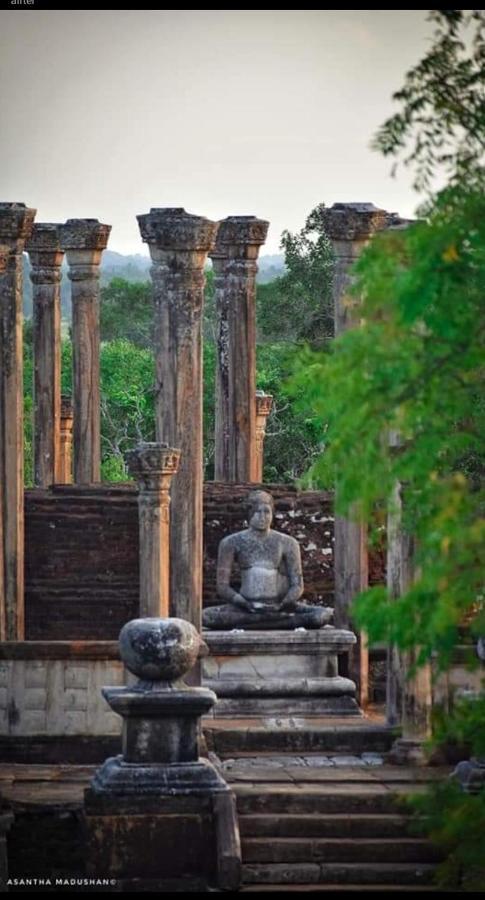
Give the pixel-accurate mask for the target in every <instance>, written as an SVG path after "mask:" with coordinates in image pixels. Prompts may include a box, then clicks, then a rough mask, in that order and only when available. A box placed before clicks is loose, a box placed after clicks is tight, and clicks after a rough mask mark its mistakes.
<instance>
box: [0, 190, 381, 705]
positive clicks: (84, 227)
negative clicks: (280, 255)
mask: <svg viewBox="0 0 485 900" xmlns="http://www.w3.org/2000/svg"><path fill="white" fill-rule="evenodd" d="M34 215H35V211H34V210H28V209H26V208H25V207H23V206H22V205H19V204H3V205H1V206H0V247H2V248H3V249H2V261H3V262H2V264H3V265H4V268H5V274H4V275H3V276H2V344H3V349H2V353H3V359H2V371H3V375H2V385H1V397H2V405H3V409H2V416H1V420H2V423H3V424H2V433H1V436H0V451H1V460H2V476H3V477H2V484H3V491H2V506H3V516H2V520H3V522H4V523H5V533H4V536H3V543H2V546H3V548H4V555H5V559H4V565H3V566H2V571H3V572H4V573H5V575H4V580H5V589H4V595H5V598H6V600H5V612H4V615H3V616H2V623H3V624H2V628H3V632H4V634H5V636H6V637H10V638H15V637H17V638H18V637H22V635H23V622H22V609H23V604H22V602H21V597H22V594H23V584H22V579H23V503H22V498H23V471H22V441H23V416H22V358H21V304H22V290H21V277H22V251H23V249H24V245H25V242H26V240H28V243H27V249H28V251H29V253H30V254H31V260H32V281H33V285H34V307H35V313H34V317H35V330H36V336H35V344H36V350H37V358H36V376H35V377H36V392H37V393H36V397H37V398H38V401H37V399H36V407H37V409H36V415H37V411H38V416H37V421H38V422H40V421H41V422H42V423H43V425H42V428H41V427H40V425H39V434H37V428H36V437H35V444H36V448H37V460H38V467H39V468H38V469H37V463H36V473H37V472H38V477H39V479H40V478H41V477H42V478H44V477H46V478H49V479H51V480H52V481H55V479H56V473H57V472H58V469H59V462H58V460H57V451H56V448H55V446H54V444H55V441H54V442H53V440H52V431H53V430H54V431H55V429H56V428H57V427H58V422H59V414H60V411H59V405H58V400H57V397H58V396H59V390H58V385H59V358H58V352H59V344H60V340H59V338H60V335H59V324H60V319H59V282H60V267H61V264H62V257H63V253H64V252H66V254H67V261H68V264H69V269H70V271H69V275H70V278H71V281H72V299H73V370H74V372H73V374H74V381H73V397H74V480H75V481H76V482H79V483H86V482H88V483H89V482H93V481H97V480H99V468H100V454H99V321H98V311H99V293H98V292H99V288H98V282H99V266H100V261H101V254H102V251H103V249H104V248H105V247H106V243H107V239H108V236H109V231H110V227H109V226H106V225H101V224H100V223H99V222H98V221H97V220H68V222H67V223H66V224H65V225H63V226H52V225H38V226H35V227H34V228H33V229H32V225H33V219H34ZM324 216H325V227H326V230H327V233H328V234H329V237H330V239H331V241H332V244H333V248H334V252H335V257H336V271H335V279H334V302H335V331H336V334H337V335H338V334H339V333H341V332H342V331H344V330H345V329H346V328H348V327H350V326H351V325H352V324H355V319H356V317H355V309H356V304H355V301H353V300H351V299H350V298H349V293H348V285H349V281H350V278H349V270H350V267H351V265H352V264H353V262H354V261H355V259H356V258H357V256H358V255H359V253H360V251H361V249H362V248H363V247H364V246H365V244H366V243H367V242H368V241H369V240H370V238H371V237H372V235H373V234H374V233H376V232H377V231H380V230H383V229H384V228H387V227H390V226H392V225H394V224H395V221H396V217H394V216H392V215H389V214H388V213H386V212H385V211H384V210H378V209H376V208H375V207H373V206H372V204H335V205H334V206H333V207H332V208H331V209H329V210H327V211H325V213H324ZM138 220H139V226H140V231H141V235H142V238H143V240H144V241H145V242H146V243H148V245H149V249H150V255H151V258H152V262H153V267H152V278H153V287H154V308H155V346H156V436H157V441H159V442H160V441H167V442H168V444H169V445H170V446H171V447H176V448H178V449H180V450H181V464H180V468H179V473H178V476H177V478H176V479H175V481H174V484H173V487H172V492H171V493H172V500H173V515H172V528H171V537H170V545H171V546H170V558H171V576H170V586H169V587H168V586H167V584H166V583H164V585H163V592H164V597H166V600H163V599H161V600H160V603H161V606H162V608H163V604H164V603H166V602H168V596H169V597H170V608H169V611H170V614H171V615H177V616H180V617H181V618H185V619H188V620H189V621H191V622H192V623H193V624H194V625H195V626H196V627H197V628H200V612H201V597H202V583H201V579H202V477H203V469H202V360H201V316H202V307H203V288H204V266H205V262H206V259H207V255H208V254H209V253H210V255H211V257H212V260H213V264H214V270H215V282H216V305H217V315H218V369H217V404H216V406H217V424H216V478H220V479H223V480H228V481H257V480H260V478H261V456H259V462H258V454H257V450H258V445H259V447H260V446H261V436H262V434H263V433H264V422H265V421H266V415H267V413H268V411H269V407H270V398H267V397H265V396H264V395H263V396H262V397H258V398H257V397H256V391H255V277H256V270H257V264H256V260H257V256H258V252H259V248H260V246H261V244H262V243H263V242H264V240H265V237H266V232H267V227H268V223H266V222H264V221H262V220H258V219H256V218H255V217H229V218H228V219H226V220H224V221H223V222H222V223H220V224H219V225H218V224H217V223H215V222H210V221H209V220H207V219H205V218H202V217H198V216H191V215H189V214H187V213H186V212H185V211H184V210H183V209H152V210H151V212H150V213H149V214H147V215H143V216H139V217H138ZM216 236H217V239H216ZM52 357H54V359H53V358H52ZM256 403H259V421H258V415H257V407H256ZM6 421H8V422H9V423H14V425H13V427H10V428H9V430H8V432H7V431H6V429H5V422H6ZM47 421H48V422H49V423H51V424H50V427H49V428H46V425H45V423H46V422H47ZM40 432H41V433H40ZM48 434H50V437H48ZM47 470H48V472H49V474H48V475H47V474H46V472H47ZM154 577H156V576H155V575H154ZM335 577H336V590H335V595H336V596H335V607H336V619H337V621H336V624H337V625H338V626H340V627H346V626H348V625H349V624H350V622H349V620H350V607H351V602H352V600H353V598H354V596H355V595H356V593H358V592H359V591H360V590H362V589H363V588H365V586H366V584H367V557H366V549H365V531H364V529H363V527H362V525H360V524H359V522H358V521H356V520H355V518H354V519H351V520H346V519H341V518H337V521H336V523H335ZM366 660H367V653H366V647H365V640H364V638H363V637H362V638H361V641H360V643H359V650H358V653H357V654H356V656H355V658H354V659H353V660H351V675H352V677H354V678H355V680H356V681H357V683H358V684H359V688H360V700H361V702H362V703H365V700H366V665H367V663H366Z"/></svg>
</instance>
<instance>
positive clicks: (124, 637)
mask: <svg viewBox="0 0 485 900" xmlns="http://www.w3.org/2000/svg"><path fill="white" fill-rule="evenodd" d="M119 642H120V654H121V658H122V660H123V662H124V664H125V666H126V668H127V669H129V671H130V672H132V673H133V675H137V676H138V678H140V679H141V680H142V681H176V680H177V679H179V678H181V677H182V675H185V674H186V673H187V672H189V671H190V669H192V667H193V666H194V665H195V663H196V661H197V657H198V655H199V650H200V645H201V639H200V636H199V633H198V631H197V630H196V628H194V626H193V625H192V624H191V623H190V622H187V621H185V619H175V618H174V619H150V618H147V619H133V620H132V621H131V622H127V623H126V625H124V626H123V628H122V629H121V632H120V638H119Z"/></svg>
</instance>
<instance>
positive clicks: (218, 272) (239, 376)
mask: <svg viewBox="0 0 485 900" xmlns="http://www.w3.org/2000/svg"><path fill="white" fill-rule="evenodd" d="M268 227H269V223H268V222H264V221H263V220H262V219H257V218H256V217H255V216H229V217H228V218H227V219H223V220H222V222H220V223H219V230H218V233H217V242H216V247H215V250H214V251H213V252H212V253H211V259H212V264H213V266H214V275H215V290H216V308H217V364H216V413H215V461H214V477H215V480H216V481H234V482H250V481H259V478H258V477H257V476H258V472H259V461H258V455H257V447H256V401H255V394H256V273H257V271H258V264H257V258H258V254H259V248H260V247H261V244H264V242H265V240H266V235H267V233H268Z"/></svg>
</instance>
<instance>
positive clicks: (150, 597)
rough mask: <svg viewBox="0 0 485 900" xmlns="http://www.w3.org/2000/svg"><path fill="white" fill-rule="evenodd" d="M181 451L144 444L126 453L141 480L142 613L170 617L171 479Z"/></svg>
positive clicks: (175, 470)
mask: <svg viewBox="0 0 485 900" xmlns="http://www.w3.org/2000/svg"><path fill="white" fill-rule="evenodd" d="M179 460H180V452H179V451H178V450H174V449H173V448H172V447H168V446H167V444H155V443H142V444H139V445H138V447H136V448H135V449H134V450H132V451H131V452H130V453H128V454H127V463H128V469H129V472H130V474H131V475H132V476H133V478H135V480H136V481H138V488H139V494H138V515H139V522H140V616H143V617H146V616H154V617H157V616H158V617H167V616H168V614H169V606H170V495H169V490H170V482H171V481H172V476H173V475H175V473H176V472H177V469H178V466H179Z"/></svg>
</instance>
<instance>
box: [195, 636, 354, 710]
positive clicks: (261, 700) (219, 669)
mask: <svg viewBox="0 0 485 900" xmlns="http://www.w3.org/2000/svg"><path fill="white" fill-rule="evenodd" d="M204 640H205V641H206V643H207V645H208V647H209V650H210V655H209V656H207V657H205V659H204V660H203V662H202V683H203V684H204V685H205V686H206V687H208V688H210V689H211V690H213V691H214V693H216V694H217V698H218V703H217V705H216V706H215V707H214V708H213V710H211V713H210V715H213V716H216V717H224V716H227V717H229V718H237V717H242V718H245V717H251V716H262V715H264V716H332V715H333V716H346V715H360V709H359V707H358V705H357V702H356V700H355V683H354V682H353V681H351V680H350V679H349V678H344V677H342V676H341V675H339V672H338V657H339V655H341V654H344V653H348V651H349V650H350V648H351V647H352V645H353V644H354V642H355V635H354V634H352V632H350V631H344V630H343V629H340V628H333V627H332V626H324V627H323V628H321V629H316V630H312V631H304V630H293V631H207V632H205V633H204Z"/></svg>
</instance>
